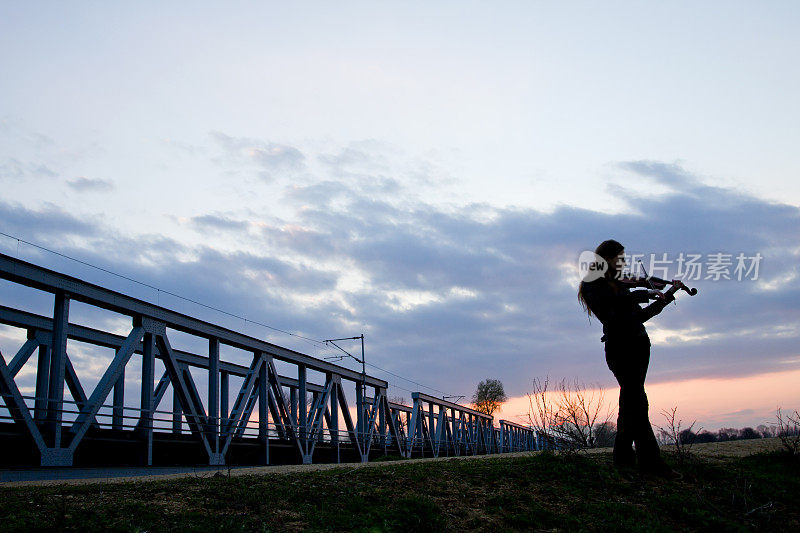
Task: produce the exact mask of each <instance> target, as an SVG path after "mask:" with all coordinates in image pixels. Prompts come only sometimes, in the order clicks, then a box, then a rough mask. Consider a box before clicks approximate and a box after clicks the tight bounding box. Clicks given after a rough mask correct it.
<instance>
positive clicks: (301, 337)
mask: <svg viewBox="0 0 800 533" xmlns="http://www.w3.org/2000/svg"><path fill="white" fill-rule="evenodd" d="M0 235H3V236H4V237H8V238H9V239H12V240H16V241H17V255H19V243H21V242H22V243H25V244H27V245H28V246H33V247H34V248H38V249H39V250H43V251H45V252H48V253H51V254H53V255H57V256H59V257H63V258H64V259H69V260H70V261H74V262H76V263H79V264H81V265H84V266H87V267H89V268H94V269H96V270H99V271H101V272H105V273H106V274H110V275H112V276H116V277H118V278H120V279H124V280H126V281H130V282H132V283H137V284H139V285H141V286H143V287H147V288H149V289H153V290H154V291H157V292H158V293H162V292H163V293H164V294H168V295H169V296H172V297H174V298H178V299H179V300H183V301H185V302H190V303H192V304H194V305H198V306H200V307H204V308H206V309H210V310H212V311H216V312H218V313H222V314H224V315H227V316H230V317H232V318H236V319H238V320H242V321H244V322H245V324H246V323H248V322H250V323H252V324H256V325H258V326H262V327H264V328H267V329H270V330H272V331H277V332H279V333H283V334H285V335H290V336H292V337H297V338H298V339H302V340H304V341H306V342H309V343H312V344H315V345H318V346H320V347H328V345H327V344H326V343H325V342H324V341H320V340H317V339H313V338H311V337H306V336H305V335H300V334H299V333H292V332H291V331H286V330H283V329H280V328H276V327H274V326H270V325H268V324H264V323H263V322H259V321H257V320H251V319H249V318H247V317H243V316H241V315H237V314H235V313H231V312H229V311H225V310H224V309H220V308H218V307H214V306H213V305H208V304H205V303H203V302H199V301H197V300H193V299H191V298H187V297H185V296H181V295H180V294H176V293H174V292H171V291H167V290H164V289H161V288H159V287H156V286H154V285H150V284H149V283H146V282H144V281H139V280H138V279H134V278H131V277H129V276H125V275H124V274H119V273H117V272H114V271H112V270H108V269H107V268H103V267H100V266H97V265H94V264H92V263H89V262H86V261H83V260H81V259H78V258H76V257H72V256H70V255H67V254H64V253H61V252H58V251H56V250H52V249H50V248H47V247H45V246H41V245H38V244H35V243H32V242H30V241H26V240H25V239H22V238H20V237H16V236H14V235H9V234H8V233H4V232H2V231H0ZM366 364H367V365H369V366H371V367H373V368H376V369H378V370H380V371H381V372H385V373H387V374H390V375H392V376H394V377H396V378H399V379H402V380H403V381H407V382H408V383H413V384H414V385H417V386H418V387H422V388H424V389H428V390H432V391H436V392H438V393H440V394H441V395H442V396H448V394H447V393H446V392H444V391H441V390H439V389H437V388H434V387H429V386H428V385H423V384H422V383H419V382H418V381H414V380H413V379H409V378H407V377H404V376H401V375H400V374H396V373H394V372H392V371H390V370H386V369H385V368H381V367H379V366H378V365H375V364H373V363H366ZM387 383H389V382H388V381H387ZM389 384H390V385H392V386H393V387H396V388H398V389H402V390H404V391H406V392H409V393H411V392H415V391H411V390H409V389H406V388H405V387H401V386H400V385H397V384H396V383H389Z"/></svg>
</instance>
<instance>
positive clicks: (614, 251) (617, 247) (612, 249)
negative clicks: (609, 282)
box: [578, 239, 625, 317]
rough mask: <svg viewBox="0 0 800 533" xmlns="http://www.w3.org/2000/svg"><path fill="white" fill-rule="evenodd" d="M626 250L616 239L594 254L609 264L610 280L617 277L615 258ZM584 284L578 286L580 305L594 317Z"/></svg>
mask: <svg viewBox="0 0 800 533" xmlns="http://www.w3.org/2000/svg"><path fill="white" fill-rule="evenodd" d="M624 249H625V247H624V246H622V245H621V244H620V243H619V242H617V241H615V240H614V239H609V240H607V241H603V242H601V243H600V245H599V246H598V247H597V248H595V250H594V253H596V254H597V255H599V256H600V257H602V258H603V259H605V260H606V262H607V263H608V270H606V277H607V278H610V277H613V276H614V275H615V272H616V271H615V270H614V267H613V265H612V263H613V261H614V258H615V257H617V255H619V253H620V252H621V251H623V250H624ZM583 284H584V282H583V281H581V283H580V285H578V303H580V304H581V307H582V308H583V310H584V311H586V314H588V315H589V316H590V317H591V316H592V310H591V309H589V304H587V303H586V298H585V297H584V295H583Z"/></svg>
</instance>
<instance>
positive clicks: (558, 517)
mask: <svg viewBox="0 0 800 533" xmlns="http://www.w3.org/2000/svg"><path fill="white" fill-rule="evenodd" d="M667 459H668V460H669V461H671V463H672V464H673V466H675V467H676V469H678V470H679V471H680V472H682V473H683V475H684V478H683V479H682V480H680V481H662V480H659V479H655V478H649V477H642V476H640V475H639V474H637V473H624V474H620V473H619V472H618V471H616V470H615V469H613V468H612V467H611V465H610V457H609V456H608V454H597V455H591V456H586V455H576V456H559V455H554V454H552V453H543V454H537V455H529V456H525V457H493V458H487V459H480V460H448V461H439V462H425V463H418V462H417V463H413V462H412V463H408V462H404V461H396V462H391V463H387V464H386V465H383V466H381V467H375V468H358V469H356V468H347V467H345V468H337V469H333V470H323V471H317V472H306V473H294V474H280V475H275V474H273V475H257V476H234V477H227V476H218V477H205V478H198V477H188V478H184V479H178V480H169V481H148V482H136V483H133V482H132V483H115V484H104V485H97V484H92V485H59V486H48V487H19V488H8V487H7V488H2V489H0V524H2V529H3V531H36V530H40V531H45V530H46V531H54V530H56V531H59V530H76V531H87V530H104V531H105V530H115V531H192V530H194V531H217V530H219V531H295V530H315V531H319V530H345V531H442V530H445V531H448V530H449V531H489V530H491V531H648V532H649V531H704V530H717V531H740V530H741V531H744V530H753V529H755V530H763V531H800V460H798V457H797V456H795V457H791V456H789V455H786V454H783V453H776V452H771V453H761V454H757V455H751V456H749V457H740V458H728V459H723V460H719V459H714V460H710V459H708V458H705V459H704V458H700V457H697V456H695V457H692V458H690V459H689V460H687V461H683V462H681V463H680V464H677V463H676V461H675V459H674V458H670V457H669V456H668V457H667Z"/></svg>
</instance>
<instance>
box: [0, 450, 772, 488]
mask: <svg viewBox="0 0 800 533" xmlns="http://www.w3.org/2000/svg"><path fill="white" fill-rule="evenodd" d="M781 447H782V445H781V442H780V439H777V438H772V439H752V440H740V441H729V442H710V443H704V444H695V445H694V446H693V447H692V453H696V454H697V455H700V456H702V457H708V458H717V459H720V460H724V459H728V458H735V457H744V456H747V455H753V454H756V453H761V452H766V451H774V450H779V449H781ZM662 449H663V450H665V451H669V449H670V447H667V446H664V447H662ZM536 453H540V452H518V453H505V454H501V455H470V456H461V457H439V458H425V459H409V460H406V461H402V464H407V463H426V462H431V461H483V460H489V459H500V458H503V457H524V456H527V455H532V454H536ZM589 453H592V454H596V453H611V448H598V449H594V450H590V451H589ZM397 464H398V461H381V462H372V463H343V464H311V465H276V466H256V467H245V468H232V469H231V470H230V471H229V470H228V468H227V467H220V468H218V469H216V470H208V469H206V470H203V471H188V472H181V473H175V474H161V475H140V476H123V477H91V478H84V479H48V480H39V481H16V482H7V483H2V484H0V487H2V488H6V487H23V486H53V485H92V484H107V483H129V482H147V481H155V480H168V479H181V478H187V477H195V478H206V477H212V476H229V475H230V476H252V475H284V474H295V473H302V472H315V471H320V470H332V469H336V468H339V469H358V468H382V467H385V466H391V465H397Z"/></svg>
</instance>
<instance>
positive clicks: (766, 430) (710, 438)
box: [680, 424, 778, 444]
mask: <svg viewBox="0 0 800 533" xmlns="http://www.w3.org/2000/svg"><path fill="white" fill-rule="evenodd" d="M777 436H778V430H777V428H776V427H774V426H767V425H765V424H761V425H760V426H758V427H757V428H755V429H753V428H751V427H746V428H742V429H736V428H721V429H720V430H719V431H706V430H700V431H699V432H697V433H695V432H694V431H692V430H689V429H685V430H683V431H681V433H680V437H681V442H682V443H685V444H691V443H701V442H725V441H729V440H746V439H764V438H769V437H777Z"/></svg>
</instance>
